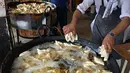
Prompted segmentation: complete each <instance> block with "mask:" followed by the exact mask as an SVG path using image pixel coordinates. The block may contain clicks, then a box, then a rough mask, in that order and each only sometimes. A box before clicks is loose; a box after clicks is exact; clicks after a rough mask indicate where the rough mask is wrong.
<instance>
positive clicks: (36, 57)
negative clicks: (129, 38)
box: [12, 41, 112, 73]
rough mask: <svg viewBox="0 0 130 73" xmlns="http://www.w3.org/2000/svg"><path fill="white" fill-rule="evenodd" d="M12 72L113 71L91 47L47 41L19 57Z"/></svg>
mask: <svg viewBox="0 0 130 73" xmlns="http://www.w3.org/2000/svg"><path fill="white" fill-rule="evenodd" d="M12 73H112V72H110V71H108V70H106V69H105V68H104V62H103V61H102V59H100V58H98V57H97V56H96V55H94V54H93V53H92V52H91V50H90V49H88V48H83V47H82V46H80V45H77V44H76V45H75V44H71V43H63V42H60V41H55V42H47V43H44V44H41V45H38V46H35V47H33V48H32V49H30V50H28V51H25V52H23V53H21V54H20V55H19V57H17V58H16V59H15V61H14V63H13V66H12Z"/></svg>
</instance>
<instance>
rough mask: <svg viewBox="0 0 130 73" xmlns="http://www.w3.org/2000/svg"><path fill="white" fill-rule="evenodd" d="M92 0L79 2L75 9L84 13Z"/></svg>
mask: <svg viewBox="0 0 130 73" xmlns="http://www.w3.org/2000/svg"><path fill="white" fill-rule="evenodd" d="M93 1H94V0H83V2H82V3H80V4H79V5H78V6H77V9H78V10H79V11H80V12H81V13H82V14H84V13H85V11H86V10H87V9H88V8H89V7H90V6H91V5H92V4H93V3H94V2H93Z"/></svg>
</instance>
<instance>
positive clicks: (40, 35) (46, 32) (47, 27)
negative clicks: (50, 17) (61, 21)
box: [37, 24, 49, 38]
mask: <svg viewBox="0 0 130 73" xmlns="http://www.w3.org/2000/svg"><path fill="white" fill-rule="evenodd" d="M42 28H43V30H44V35H42V34H41V32H40V29H42ZM48 30H49V26H47V25H46V24H43V25H41V26H40V27H38V29H37V32H38V35H39V37H40V38H43V37H45V34H46V35H47V36H48V35H49V31H48Z"/></svg>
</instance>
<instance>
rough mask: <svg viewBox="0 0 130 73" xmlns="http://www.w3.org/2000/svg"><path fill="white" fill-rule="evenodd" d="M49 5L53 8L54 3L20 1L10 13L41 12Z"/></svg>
mask: <svg viewBox="0 0 130 73" xmlns="http://www.w3.org/2000/svg"><path fill="white" fill-rule="evenodd" d="M48 6H49V7H50V8H51V9H52V10H53V9H54V8H55V5H52V4H51V3H49V2H47V3H22V4H18V5H17V7H16V8H15V9H13V10H12V13H19V14H41V13H44V12H45V9H46V8H47V7H48ZM50 8H48V9H47V12H49V11H50Z"/></svg>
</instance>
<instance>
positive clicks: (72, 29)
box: [62, 24, 76, 35]
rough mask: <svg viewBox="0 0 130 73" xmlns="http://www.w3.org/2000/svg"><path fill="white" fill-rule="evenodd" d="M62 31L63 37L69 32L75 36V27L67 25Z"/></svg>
mask: <svg viewBox="0 0 130 73" xmlns="http://www.w3.org/2000/svg"><path fill="white" fill-rule="evenodd" d="M62 29H63V32H64V34H65V35H66V34H67V33H69V32H72V33H73V34H74V35H75V34H76V27H75V26H74V25H73V24H68V25H66V26H64V27H63V28H62Z"/></svg>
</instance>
